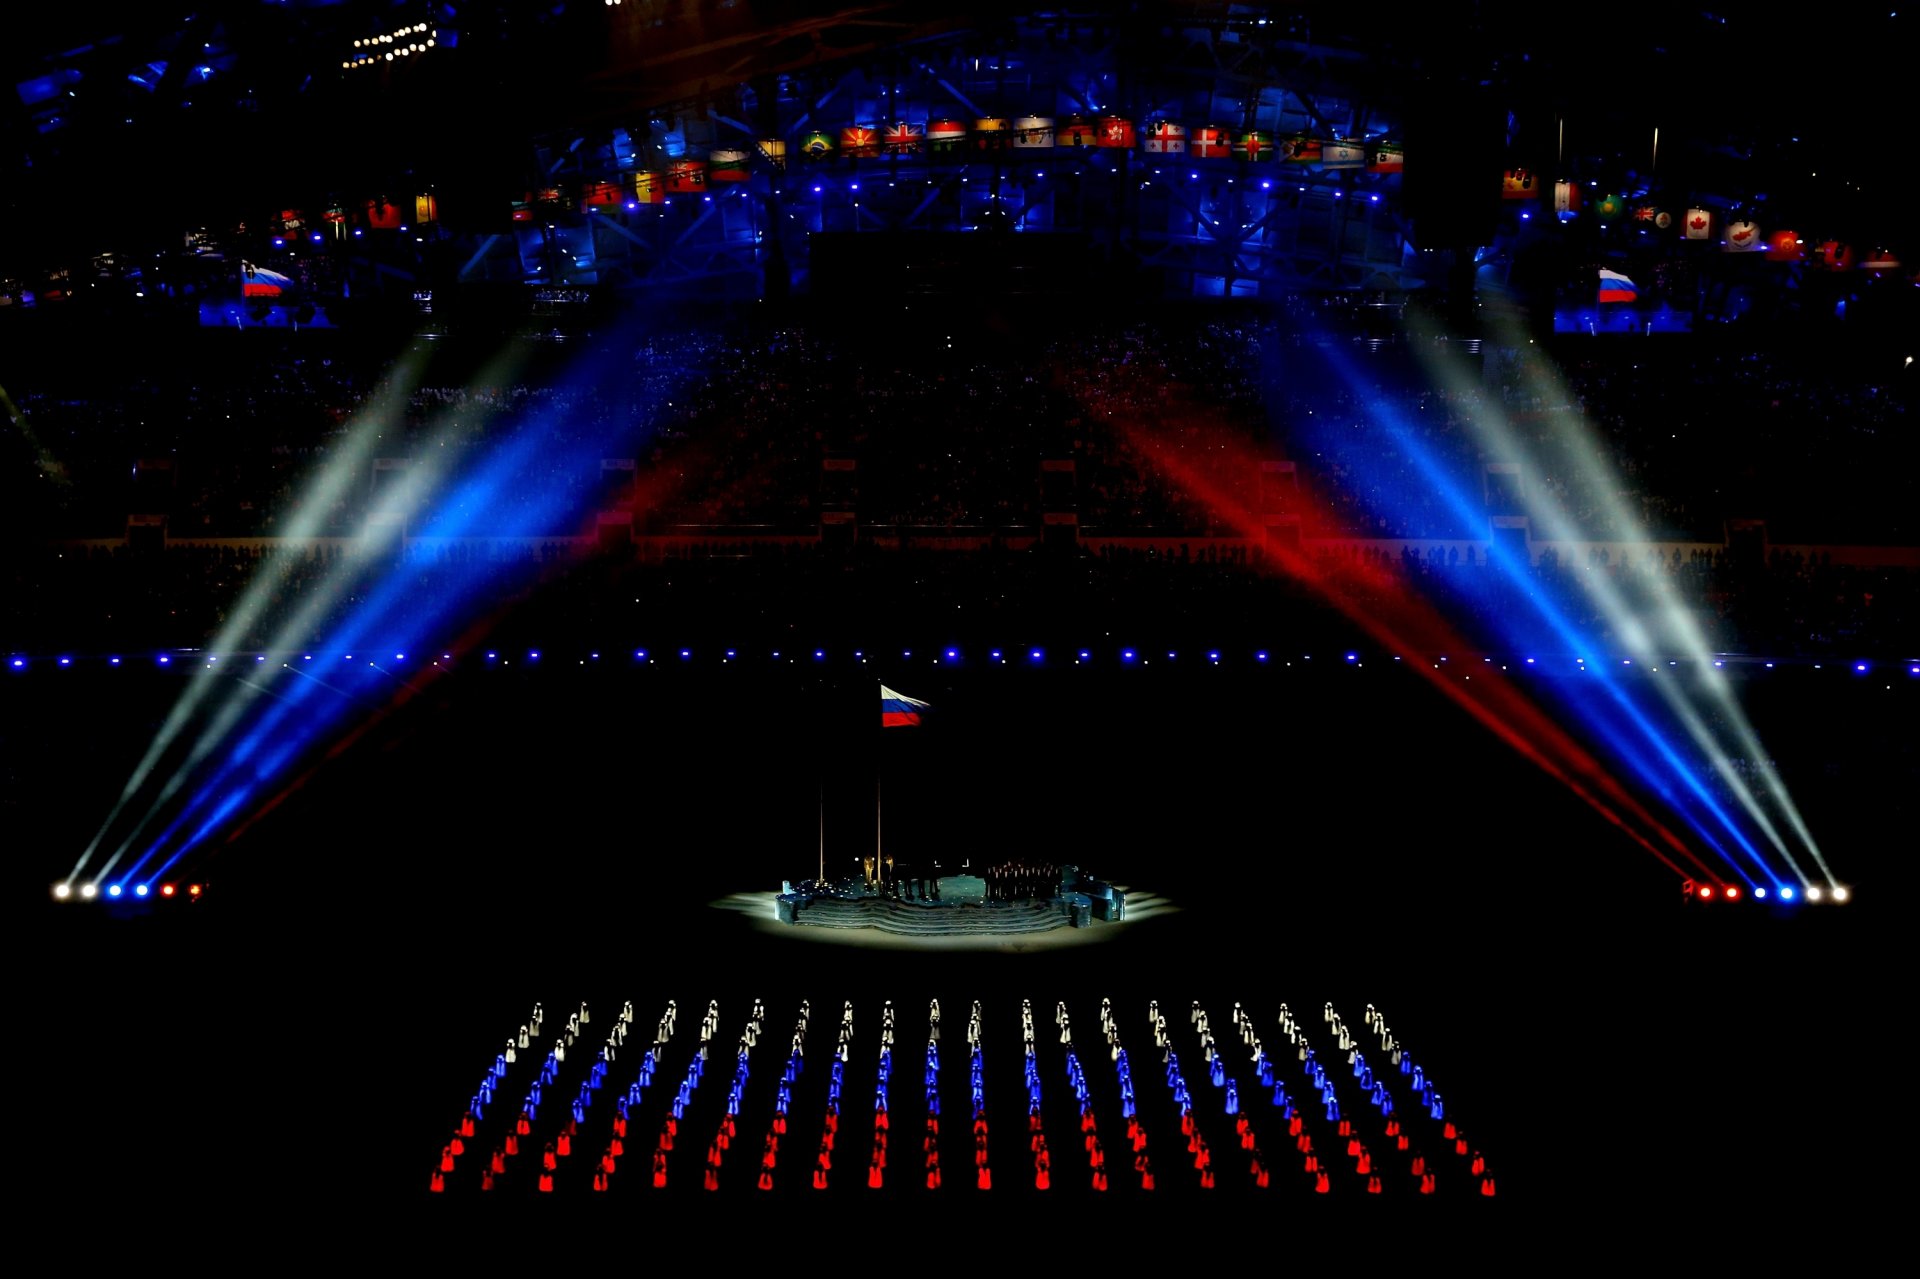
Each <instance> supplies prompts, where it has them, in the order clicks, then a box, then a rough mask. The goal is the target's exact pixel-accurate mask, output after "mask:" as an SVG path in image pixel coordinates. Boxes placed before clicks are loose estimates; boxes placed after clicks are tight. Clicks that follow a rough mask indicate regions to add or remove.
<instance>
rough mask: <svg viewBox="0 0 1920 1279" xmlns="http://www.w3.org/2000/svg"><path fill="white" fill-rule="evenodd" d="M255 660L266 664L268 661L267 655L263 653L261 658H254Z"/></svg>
mask: <svg viewBox="0 0 1920 1279" xmlns="http://www.w3.org/2000/svg"><path fill="white" fill-rule="evenodd" d="M253 660H254V661H256V662H264V661H266V660H267V658H266V655H265V654H264V653H263V654H261V655H260V656H259V657H256V658H254V659H253Z"/></svg>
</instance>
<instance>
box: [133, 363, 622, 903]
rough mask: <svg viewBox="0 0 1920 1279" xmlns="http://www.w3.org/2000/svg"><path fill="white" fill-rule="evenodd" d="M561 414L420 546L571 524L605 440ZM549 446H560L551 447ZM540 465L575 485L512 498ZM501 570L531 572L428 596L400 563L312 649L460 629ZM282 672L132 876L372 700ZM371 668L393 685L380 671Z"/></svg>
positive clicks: (514, 445)
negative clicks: (272, 695)
mask: <svg viewBox="0 0 1920 1279" xmlns="http://www.w3.org/2000/svg"><path fill="white" fill-rule="evenodd" d="M613 345H615V344H611V343H610V344H609V347H608V351H609V353H607V354H603V355H601V356H599V357H595V358H594V359H593V360H592V361H591V362H590V363H589V364H588V366H587V367H586V368H584V369H581V370H579V371H577V373H576V376H575V384H576V385H588V384H593V383H595V382H597V381H601V380H607V379H611V378H613V377H618V376H620V375H622V374H623V372H624V370H622V369H621V368H619V367H617V365H616V362H615V360H614V357H613V356H612V355H611V353H610V350H611V348H612V346H613ZM565 412H566V410H565V408H564V407H562V406H561V405H560V404H559V403H550V404H548V405H546V406H543V407H542V408H540V409H537V410H535V411H534V412H532V413H530V414H528V415H526V416H525V417H524V418H523V419H522V420H521V421H520V422H518V423H516V425H515V428H514V430H513V432H512V434H511V435H509V436H508V437H507V438H505V439H503V440H502V441H500V442H499V443H497V444H495V445H493V446H492V447H490V448H488V449H487V450H486V451H485V452H484V453H483V454H482V456H481V457H480V459H479V461H478V462H477V464H475V465H473V466H471V467H469V468H467V469H466V470H465V472H464V473H463V474H461V475H459V476H457V477H455V478H454V479H453V480H452V481H451V482H450V483H448V484H446V485H445V486H443V487H442V488H441V490H440V491H439V492H437V493H436V494H434V496H433V500H432V501H431V503H430V504H429V508H428V512H427V514H426V516H425V518H424V519H423V520H422V521H421V523H420V525H419V533H418V536H420V537H421V538H425V539H441V538H461V537H469V536H476V535H478V534H480V533H483V532H484V533H485V534H486V535H487V536H489V537H492V538H496V539H500V540H503V541H515V540H519V539H527V538H536V537H539V536H542V535H544V534H546V533H548V532H550V531H551V529H552V528H553V527H555V526H557V525H559V524H562V523H565V522H567V521H569V520H577V518H578V517H579V516H580V515H582V514H583V513H584V510H585V509H586V502H587V499H588V497H589V496H590V495H591V492H592V490H593V488H594V486H595V485H596V484H597V482H598V480H597V476H598V470H597V467H596V466H595V465H594V464H595V463H596V462H597V461H598V459H599V458H601V457H603V456H605V453H606V449H607V446H608V444H609V442H610V441H609V438H608V436H607V434H606V433H604V432H601V431H586V432H582V433H580V435H579V436H577V437H576V438H574V439H572V440H571V441H567V440H566V439H565V436H564V433H563V432H562V431H560V430H559V429H558V428H559V427H560V426H561V425H562V422H563V415H564V414H565ZM556 438H559V439H560V440H561V441H562V442H560V443H558V444H556V442H555V441H556ZM536 461H537V462H538V463H539V464H540V466H541V467H542V468H543V470H544V471H545V472H546V473H547V474H549V475H562V476H575V477H578V478H577V480H575V481H574V482H572V483H560V484H549V485H544V486H542V487H540V488H538V489H535V490H533V491H531V492H529V491H528V490H526V489H525V488H523V487H519V486H518V481H519V479H520V477H521V476H523V475H524V474H525V472H526V470H527V468H528V467H529V466H530V465H532V464H534V463H535V462H536ZM503 567H504V569H505V570H506V571H507V572H508V573H517V572H521V571H530V570H531V569H532V568H533V567H534V566H532V565H529V564H527V563H525V562H523V561H516V562H514V563H511V564H508V565H505V566H503V565H499V564H495V563H491V562H488V561H485V560H478V559H476V560H463V561H456V562H454V563H453V564H451V565H448V566H446V568H445V570H444V576H443V581H444V582H445V583H446V589H444V590H442V591H441V592H439V593H438V594H437V595H435V596H430V597H424V596H422V595H421V594H420V593H419V592H418V590H417V587H416V586H415V584H414V583H413V582H412V581H411V580H410V577H409V574H408V573H407V557H406V555H404V554H403V555H402V556H401V557H400V559H399V561H398V562H397V563H396V565H395V566H394V567H393V569H391V570H390V571H389V572H388V573H387V574H386V575H385V576H384V577H382V578H380V579H379V580H377V581H376V582H375V583H374V584H373V585H372V587H371V589H370V590H369V591H368V593H367V595H366V598H365V599H364V600H363V601H362V602H361V603H360V605H359V606H358V607H357V608H355V609H354V610H353V611H352V612H351V613H349V614H348V615H347V616H346V617H345V618H343V619H342V620H341V621H340V623H339V624H338V625H337V627H336V628H335V630H334V632H333V633H332V634H331V635H329V636H327V637H326V638H325V639H324V640H323V641H321V642H320V643H319V644H318V645H317V646H316V647H317V648H319V649H322V650H324V651H327V652H339V653H349V652H357V651H360V650H362V649H365V650H366V651H368V652H386V653H393V652H409V651H412V650H413V649H414V648H417V647H419V646H420V645H422V644H423V643H427V642H429V641H431V640H433V639H434V638H435V637H436V636H438V635H441V634H444V633H446V632H447V631H448V630H450V629H453V628H454V627H455V626H457V625H458V623H459V621H460V619H461V618H462V617H463V616H464V615H466V614H467V613H469V612H470V611H471V607H472V605H473V603H474V602H475V597H476V596H477V595H478V594H479V593H480V592H481V590H482V589H483V588H484V587H487V586H489V585H490V584H493V583H494V582H495V581H496V580H497V579H498V578H499V577H500V576H501V573H502V569H503ZM286 669H288V670H291V671H293V672H294V673H295V675H297V676H301V677H304V678H303V680H302V682H300V683H290V684H289V685H288V686H285V688H284V694H283V696H282V697H281V699H280V700H279V701H277V702H276V703H275V704H274V705H273V706H271V707H268V708H266V709H265V710H264V712H263V713H260V714H258V715H256V716H254V718H253V719H252V720H251V722H250V723H249V724H248V725H247V727H246V731H245V736H244V737H242V738H241V740H240V741H239V742H238V743H237V744H236V745H235V746H234V747H233V748H232V749H231V750H230V751H229V752H228V753H227V755H226V757H225V758H224V759H223V760H222V761H221V762H220V763H219V765H218V766H217V767H216V768H215V769H214V770H213V772H212V774H211V775H210V776H207V777H205V778H204V779H201V780H200V782H199V784H198V786H197V788H196V789H195V791H194V793H193V794H192V796H191V797H190V798H189V799H188V801H187V803H186V805H185V806H184V807H183V808H182V809H181V811H180V812H179V813H178V814H176V815H175V816H174V818H173V820H172V821H171V823H170V824H169V825H168V826H167V827H166V830H165V831H164V832H163V833H162V835H161V836H159V837H158V838H156V839H155V840H153V841H152V842H151V843H150V844H149V845H148V847H147V848H146V849H145V851H144V852H143V853H142V854H141V856H140V858H139V860H138V861H137V862H136V863H135V869H136V871H137V870H138V869H139V868H142V867H144V866H146V865H148V864H149V863H151V862H153V861H154V860H155V859H156V858H159V859H163V860H161V862H160V864H161V866H162V867H163V868H170V867H172V866H173V865H175V864H176V863H178V862H179V861H180V860H181V858H183V857H185V856H187V855H189V854H190V853H191V852H192V851H193V850H194V849H195V848H197V847H199V846H201V845H202V844H203V843H204V842H205V841H206V840H207V839H208V838H209V837H210V836H212V835H213V834H214V833H215V832H216V831H217V830H218V829H219V827H220V826H221V825H222V824H223V823H224V822H226V821H227V820H228V819H230V818H232V817H233V816H234V815H235V814H236V813H237V812H239V811H241V809H242V806H243V805H244V804H246V803H247V802H248V801H249V800H251V799H252V798H253V797H254V796H256V795H258V794H260V793H261V790H262V788H263V787H265V786H267V785H269V784H271V783H272V782H273V781H274V780H275V779H276V778H278V777H279V776H280V775H281V774H282V773H284V772H285V770H286V769H287V768H289V767H290V766H291V765H292V764H293V763H294V762H295V761H296V760H298V759H299V758H300V757H301V756H302V755H303V754H305V753H306V752H307V751H309V750H310V749H312V748H313V747H314V746H315V745H316V744H317V743H318V742H319V741H320V740H321V739H322V738H323V737H324V736H325V735H326V734H327V733H328V732H329V731H331V730H332V729H333V728H335V727H336V726H337V725H338V724H339V723H340V721H341V720H342V719H343V718H345V717H346V716H347V715H348V714H349V713H350V712H352V711H354V710H356V709H360V708H363V707H364V706H365V705H366V704H367V703H368V702H369V701H371V700H372V698H373V696H374V692H373V691H370V690H369V688H368V687H366V686H357V687H353V688H349V689H336V690H335V691H336V692H339V693H341V694H342V695H341V696H338V697H336V698H333V699H327V700H322V699H319V698H318V697H317V696H315V693H314V690H315V689H317V688H321V687H330V686H324V685H322V683H321V682H320V681H319V680H318V679H317V677H314V676H309V675H307V674H306V672H304V671H302V670H300V669H299V668H298V667H297V666H293V665H291V664H289V665H288V666H287V668H286ZM361 669H362V670H363V671H364V670H365V669H367V668H364V667H363V668H361ZM374 669H375V670H378V671H380V672H381V673H382V674H385V675H387V676H389V678H398V677H394V676H392V674H391V672H387V671H385V670H384V668H379V667H377V666H375V667H374ZM389 691H390V689H389V687H388V685H387V681H386V680H381V681H379V682H378V688H377V693H380V694H384V693H387V692H389ZM201 814H209V815H207V816H204V817H202V816H201ZM196 821H197V825H196V824H194V823H195V822H196ZM183 831H186V832H188V833H187V834H185V836H184V838H182V839H181V840H180V843H179V844H178V846H177V847H175V848H173V849H172V851H171V853H170V854H169V853H168V851H167V848H168V845H169V844H171V843H172V841H173V840H174V839H175V838H176V837H177V836H180V835H181V832H183Z"/></svg>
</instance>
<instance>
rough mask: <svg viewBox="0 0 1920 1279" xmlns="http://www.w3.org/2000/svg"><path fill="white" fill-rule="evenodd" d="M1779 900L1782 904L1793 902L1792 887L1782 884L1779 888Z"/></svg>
mask: <svg viewBox="0 0 1920 1279" xmlns="http://www.w3.org/2000/svg"><path fill="white" fill-rule="evenodd" d="M1780 900H1781V901H1783V902H1790V901H1792V900H1793V885H1791V884H1782V885H1781V886H1780Z"/></svg>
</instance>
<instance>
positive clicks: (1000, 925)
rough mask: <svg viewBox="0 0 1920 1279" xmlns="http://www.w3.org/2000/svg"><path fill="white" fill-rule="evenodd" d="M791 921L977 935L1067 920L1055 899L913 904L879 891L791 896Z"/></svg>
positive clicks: (1038, 929)
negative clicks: (810, 897) (845, 895)
mask: <svg viewBox="0 0 1920 1279" xmlns="http://www.w3.org/2000/svg"><path fill="white" fill-rule="evenodd" d="M793 922H794V923H795V924H800V925H806V926H810V927H814V928H873V929H877V930H879V931H880V932H884V933H893V934H896V935H898V936H902V937H982V936H1015V935H1018V934H1021V933H1043V932H1049V931H1051V930H1053V929H1055V928H1065V927H1068V926H1069V924H1070V922H1071V921H1070V919H1069V917H1068V915H1067V912H1066V910H1065V909H1064V908H1063V907H1062V906H1061V905H1060V903H1059V902H1055V901H1046V902H1007V903H1004V904H999V905H993V906H916V905H912V904H909V903H906V902H895V901H888V900H886V899H884V898H879V897H861V898H855V899H852V900H846V899H837V898H818V899H815V900H813V901H804V902H796V903H795V907H794V911H793Z"/></svg>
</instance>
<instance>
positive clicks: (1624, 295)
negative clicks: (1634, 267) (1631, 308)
mask: <svg viewBox="0 0 1920 1279" xmlns="http://www.w3.org/2000/svg"><path fill="white" fill-rule="evenodd" d="M1639 296H1640V291H1639V290H1638V289H1636V288H1634V287H1633V281H1632V280H1629V279H1628V278H1627V277H1626V276H1624V275H1621V274H1620V273H1619V272H1618V271H1609V270H1607V269H1606V268H1605V267H1601V268H1600V300H1601V301H1602V302H1631V301H1633V300H1634V299H1635V298H1637V297H1639Z"/></svg>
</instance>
